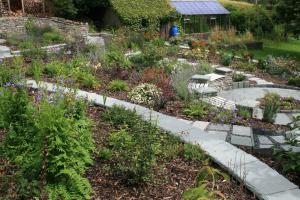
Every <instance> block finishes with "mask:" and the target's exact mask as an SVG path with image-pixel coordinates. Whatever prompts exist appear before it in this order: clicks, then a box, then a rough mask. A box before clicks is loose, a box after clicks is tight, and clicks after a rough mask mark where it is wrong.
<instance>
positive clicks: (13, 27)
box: [0, 17, 89, 37]
mask: <svg viewBox="0 0 300 200" xmlns="http://www.w3.org/2000/svg"><path fill="white" fill-rule="evenodd" d="M28 19H29V18H28V17H0V34H5V35H6V34H26V28H25V25H26V22H27V21H28ZM31 19H32V20H33V23H34V24H36V25H38V26H50V27H53V28H57V29H59V30H60V31H62V32H63V33H66V34H75V33H76V34H79V35H82V36H83V37H87V35H88V29H89V28H88V24H87V23H80V22H74V21H71V20H66V19H63V18H57V17H51V18H37V17H31Z"/></svg>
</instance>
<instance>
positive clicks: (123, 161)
mask: <svg viewBox="0 0 300 200" xmlns="http://www.w3.org/2000/svg"><path fill="white" fill-rule="evenodd" d="M103 119H104V120H106V121H109V122H110V123H111V124H113V125H114V126H115V127H116V128H121V129H120V130H119V131H115V132H113V133H111V135H110V137H109V145H110V149H111V150H112V152H113V161H115V163H116V165H114V166H113V167H112V169H113V171H114V172H115V173H117V174H120V175H123V176H124V177H126V179H127V182H128V184H137V183H140V182H144V181H147V180H148V179H149V178H151V176H152V175H153V166H154V165H155V163H156V160H157V155H158V154H161V152H162V148H161V147H162V144H161V140H160V138H161V136H160V135H161V133H160V131H159V129H158V128H157V127H156V126H154V125H152V124H151V123H147V122H144V121H143V120H142V119H141V118H140V117H139V116H137V114H136V113H135V112H133V111H129V110H126V109H124V108H121V107H117V106H114V107H113V108H112V109H110V110H108V111H107V112H106V113H105V114H104V116H103ZM127 122H128V123H127Z"/></svg>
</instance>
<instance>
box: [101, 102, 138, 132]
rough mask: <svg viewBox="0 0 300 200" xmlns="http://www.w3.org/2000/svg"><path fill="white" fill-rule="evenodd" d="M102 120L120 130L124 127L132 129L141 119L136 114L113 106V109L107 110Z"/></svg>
mask: <svg viewBox="0 0 300 200" xmlns="http://www.w3.org/2000/svg"><path fill="white" fill-rule="evenodd" d="M102 118H103V119H104V120H105V121H107V122H109V123H111V125H113V126H115V127H119V128H120V127H124V126H128V128H132V127H134V125H135V123H136V121H137V120H139V117H138V115H137V114H136V113H135V112H132V111H130V110H126V109H124V108H123V107H119V106H113V107H112V108H111V109H109V110H107V111H106V112H105V113H104V114H103V116H102Z"/></svg>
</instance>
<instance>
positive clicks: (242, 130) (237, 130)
mask: <svg viewBox="0 0 300 200" xmlns="http://www.w3.org/2000/svg"><path fill="white" fill-rule="evenodd" d="M232 134H233V135H238V136H245V137H251V136H252V129H251V128H250V127H245V126H233V128H232Z"/></svg>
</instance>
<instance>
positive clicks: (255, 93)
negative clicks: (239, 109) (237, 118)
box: [219, 88, 300, 107]
mask: <svg viewBox="0 0 300 200" xmlns="http://www.w3.org/2000/svg"><path fill="white" fill-rule="evenodd" d="M270 92H275V93H277V94H279V95H280V96H282V97H289V96H291V97H294V98H295V99H297V100H300V91H297V90H291V89H282V88H240V89H234V90H228V91H222V92H220V94H219V96H220V97H223V98H225V99H227V100H231V101H234V102H235V103H236V104H238V105H242V106H247V107H255V106H257V104H258V103H259V102H258V101H257V99H260V98H263V97H264V96H265V95H266V94H267V93H270Z"/></svg>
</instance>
